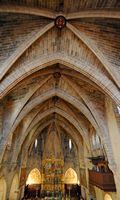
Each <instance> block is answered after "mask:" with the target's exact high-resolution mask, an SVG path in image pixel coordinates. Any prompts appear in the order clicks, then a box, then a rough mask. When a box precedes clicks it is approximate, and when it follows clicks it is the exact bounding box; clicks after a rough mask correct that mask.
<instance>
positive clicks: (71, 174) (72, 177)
mask: <svg viewBox="0 0 120 200" xmlns="http://www.w3.org/2000/svg"><path fill="white" fill-rule="evenodd" d="M64 183H65V184H77V183H78V178H77V173H76V172H75V170H74V169H72V168H69V169H68V170H67V171H66V173H65V179H64Z"/></svg>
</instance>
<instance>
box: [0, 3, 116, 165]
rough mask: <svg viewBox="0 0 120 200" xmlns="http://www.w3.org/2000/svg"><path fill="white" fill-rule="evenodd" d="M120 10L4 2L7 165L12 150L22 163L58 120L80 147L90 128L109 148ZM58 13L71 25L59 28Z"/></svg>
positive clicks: (1, 65) (1, 58) (1, 55)
mask: <svg viewBox="0 0 120 200" xmlns="http://www.w3.org/2000/svg"><path fill="white" fill-rule="evenodd" d="M119 6H120V4H119V1H115V0H114V1H106V0H103V1H93V0H90V1H78V0H75V1H73V0H71V1H67V0H65V1H62V0H60V1H52V0H51V1H32V0H31V1H7V0H6V1H0V26H1V29H0V45H1V48H0V80H1V81H0V98H1V102H0V118H1V122H0V123H1V161H2V160H4V155H6V152H7V149H9V150H10V149H11V151H12V148H13V149H14V153H13V156H12V159H11V161H13V160H14V161H16V162H17V159H18V157H19V155H20V152H21V150H22V148H23V146H25V145H26V147H27V150H28V149H29V148H30V145H31V144H32V143H33V141H34V140H35V138H36V137H37V136H38V135H39V134H40V133H41V132H42V130H43V129H44V128H45V127H47V126H49V125H50V124H51V123H52V122H53V121H55V123H56V124H57V127H58V129H59V130H61V129H65V131H66V132H68V134H69V135H71V137H73V140H74V141H75V143H76V144H77V145H79V144H78V141H81V142H83V141H82V140H84V141H85V143H86V146H87V147H88V149H89V140H88V136H89V127H90V126H93V127H94V129H96V131H97V132H98V134H99V135H100V137H101V140H102V141H103V143H104V142H105V138H106V136H105V134H106V135H107V125H106V119H105V113H104V111H105V98H106V97H109V98H110V99H112V100H113V101H114V102H115V103H117V104H120V55H119V54H120V53H119V52H120V51H119V50H120V22H119V18H120V10H119ZM60 14H61V15H63V16H65V17H66V19H67V24H66V27H64V28H63V29H61V30H60V29H58V28H57V27H56V26H55V24H54V20H55V18H56V16H58V15H60ZM77 139H78V140H77ZM16 147H17V150H16ZM108 149H109V148H108ZM107 153H109V152H107Z"/></svg>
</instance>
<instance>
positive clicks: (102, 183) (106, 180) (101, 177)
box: [89, 170, 116, 192]
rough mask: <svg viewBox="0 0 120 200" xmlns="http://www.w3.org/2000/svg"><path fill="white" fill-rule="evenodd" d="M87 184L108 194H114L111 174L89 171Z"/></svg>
mask: <svg viewBox="0 0 120 200" xmlns="http://www.w3.org/2000/svg"><path fill="white" fill-rule="evenodd" d="M89 183H90V184H92V185H94V186H97V187H99V188H100V189H102V190H104V191H108V192H115V191H116V187H115V182H114V177H113V173H112V172H110V171H109V172H97V171H94V170H89Z"/></svg>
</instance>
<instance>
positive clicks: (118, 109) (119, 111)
mask: <svg viewBox="0 0 120 200" xmlns="http://www.w3.org/2000/svg"><path fill="white" fill-rule="evenodd" d="M117 111H118V114H119V115H120V107H119V106H117Z"/></svg>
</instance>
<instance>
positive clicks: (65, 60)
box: [0, 53, 120, 104]
mask: <svg viewBox="0 0 120 200" xmlns="http://www.w3.org/2000/svg"><path fill="white" fill-rule="evenodd" d="M56 63H60V64H63V65H65V66H67V67H69V68H70V69H73V70H75V71H77V72H80V73H81V74H83V75H85V76H86V77H88V78H89V79H90V80H92V81H93V82H94V83H96V84H97V85H98V86H99V87H100V88H101V89H102V91H104V92H105V93H106V94H107V95H109V96H110V97H111V98H112V99H113V100H114V101H115V102H116V103H117V104H119V103H120V94H119V90H118V88H117V87H116V86H115V85H113V83H112V81H111V80H109V79H108V78H107V77H106V76H104V81H103V82H101V76H102V75H101V72H98V74H97V75H96V71H95V70H94V72H93V71H92V73H91V68H92V66H91V65H90V64H89V65H88V64H87V63H85V62H84V61H83V60H78V59H75V58H71V57H70V56H68V55H66V54H62V53H56V54H52V55H48V57H47V58H46V56H43V57H40V59H36V61H35V62H32V63H29V64H27V65H25V66H24V68H26V71H25V70H23V69H21V71H20V70H19V69H18V73H17V70H16V73H17V74H18V77H16V76H15V75H14V74H12V75H11V76H9V77H8V79H11V83H10V84H9V86H5V85H6V84H4V81H3V84H4V86H5V88H4V86H3V87H2V90H1V91H0V93H1V94H0V98H2V97H3V96H4V95H6V94H7V93H8V92H9V91H10V89H12V88H13V87H15V86H16V85H17V84H18V83H19V82H20V81H21V80H23V79H25V78H26V77H27V76H29V75H31V74H33V73H34V72H37V71H39V70H41V69H44V68H46V67H48V66H50V65H53V64H56ZM83 63H84V65H83ZM92 69H93V68H92ZM5 82H6V83H7V78H6V80H5ZM1 85H2V83H1ZM3 90H4V91H3Z"/></svg>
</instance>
